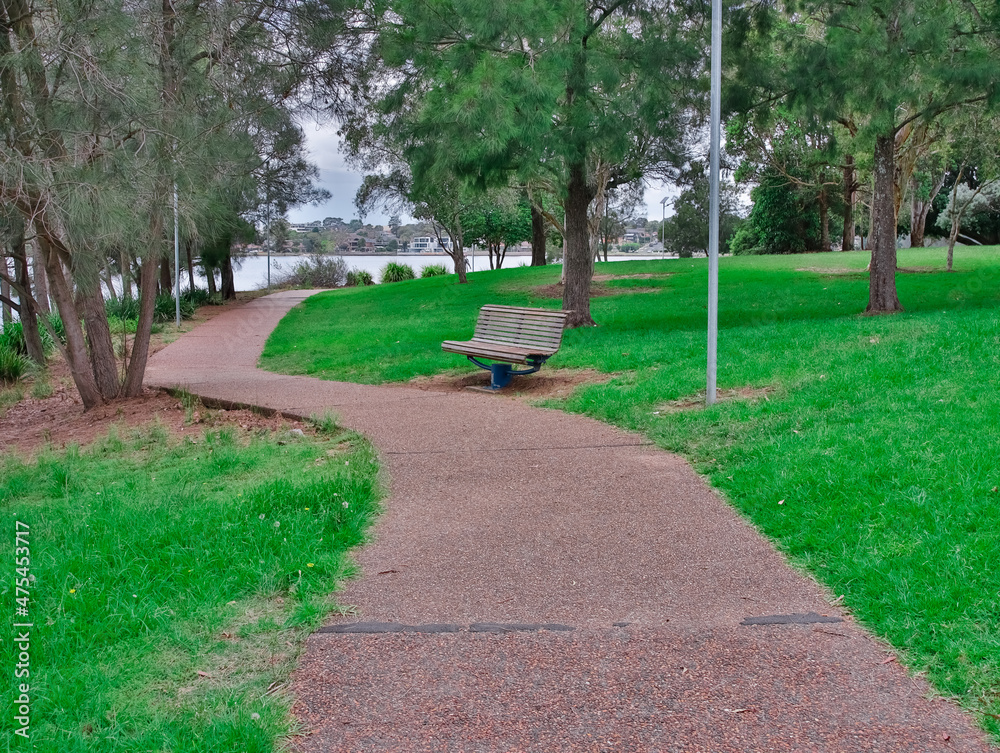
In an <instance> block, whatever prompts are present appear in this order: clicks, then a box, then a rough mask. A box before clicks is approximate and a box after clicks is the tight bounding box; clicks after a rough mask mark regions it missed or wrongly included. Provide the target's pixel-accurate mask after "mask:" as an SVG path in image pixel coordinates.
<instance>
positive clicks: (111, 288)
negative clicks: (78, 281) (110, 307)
mask: <svg viewBox="0 0 1000 753" xmlns="http://www.w3.org/2000/svg"><path fill="white" fill-rule="evenodd" d="M104 284H105V285H106V286H107V288H108V296H109V297H110V298H111V300H112V301H114V302H115V303H117V302H118V294H117V293H115V279H114V276H113V275H112V274H111V265H110V264H109V263H108V260H107V259H106V258H105V260H104Z"/></svg>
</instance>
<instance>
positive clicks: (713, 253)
mask: <svg viewBox="0 0 1000 753" xmlns="http://www.w3.org/2000/svg"><path fill="white" fill-rule="evenodd" d="M711 119H712V129H711V157H710V167H709V199H708V200H709V213H708V380H707V385H706V389H705V404H706V405H715V374H716V344H717V342H718V339H719V149H720V146H721V141H722V139H721V123H720V121H721V120H722V0H712V111H711Z"/></svg>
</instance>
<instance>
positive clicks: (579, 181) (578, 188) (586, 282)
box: [563, 161, 596, 327]
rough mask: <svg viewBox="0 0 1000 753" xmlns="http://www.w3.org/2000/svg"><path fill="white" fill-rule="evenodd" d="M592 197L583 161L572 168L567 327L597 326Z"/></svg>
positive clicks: (568, 198) (565, 303) (565, 295)
mask: <svg viewBox="0 0 1000 753" xmlns="http://www.w3.org/2000/svg"><path fill="white" fill-rule="evenodd" d="M590 198H591V197H590V190H589V189H588V187H587V167H586V164H585V163H584V162H582V161H580V162H577V163H575V164H573V165H570V169H569V184H568V185H567V192H566V237H565V253H566V258H565V262H564V264H563V269H564V271H565V275H566V283H565V286H564V287H563V309H564V310H566V311H570V312H572V313H571V314H570V315H569V316H568V317H567V318H566V326H567V327H594V326H596V323H595V322H594V320H593V319H592V318H591V316H590V282H591V278H592V277H593V274H594V257H593V254H591V250H590V238H589V232H588V229H587V207H588V206H589V205H590Z"/></svg>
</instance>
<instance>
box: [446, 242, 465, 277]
mask: <svg viewBox="0 0 1000 753" xmlns="http://www.w3.org/2000/svg"><path fill="white" fill-rule="evenodd" d="M451 248H452V250H451V251H449V252H448V256H450V257H451V260H452V261H453V262H454V263H455V274H457V275H458V284H459V285H464V284H465V283H466V282H468V280H467V279H466V277H465V275H466V271H465V251H464V250H463V249H462V246H461V244H458V243H454V242H452V244H451Z"/></svg>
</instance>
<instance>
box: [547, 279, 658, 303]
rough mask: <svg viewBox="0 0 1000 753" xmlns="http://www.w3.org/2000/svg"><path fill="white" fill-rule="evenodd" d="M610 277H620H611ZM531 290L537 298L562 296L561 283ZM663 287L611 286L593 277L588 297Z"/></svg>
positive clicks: (642, 291) (638, 291) (649, 291)
mask: <svg viewBox="0 0 1000 753" xmlns="http://www.w3.org/2000/svg"><path fill="white" fill-rule="evenodd" d="M602 277H607V275H602ZM611 279H622V278H621V277H619V278H611ZM532 292H533V293H534V294H535V295H537V296H538V297H539V298H562V297H563V285H562V283H558V282H557V283H555V284H554V285H539V286H538V287H536V288H534V289H533V290H532ZM662 292H663V288H613V287H611V286H610V285H604V284H602V283H601V282H598V281H597V277H595V278H594V282H593V283H592V284H591V286H590V297H591V298H601V297H604V296H608V295H625V294H629V295H631V294H632V293H662Z"/></svg>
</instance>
